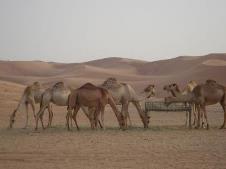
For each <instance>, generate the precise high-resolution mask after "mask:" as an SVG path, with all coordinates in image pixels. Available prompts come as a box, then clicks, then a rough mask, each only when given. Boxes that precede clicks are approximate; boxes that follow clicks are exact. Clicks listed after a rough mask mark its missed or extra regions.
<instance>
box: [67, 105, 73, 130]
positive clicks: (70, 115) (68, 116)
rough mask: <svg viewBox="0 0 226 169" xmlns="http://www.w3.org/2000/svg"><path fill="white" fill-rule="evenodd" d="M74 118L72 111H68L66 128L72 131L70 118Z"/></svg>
mask: <svg viewBox="0 0 226 169" xmlns="http://www.w3.org/2000/svg"><path fill="white" fill-rule="evenodd" d="M71 117H72V109H68V112H67V115H66V127H67V130H68V131H70V130H71V129H70V125H69V118H71Z"/></svg>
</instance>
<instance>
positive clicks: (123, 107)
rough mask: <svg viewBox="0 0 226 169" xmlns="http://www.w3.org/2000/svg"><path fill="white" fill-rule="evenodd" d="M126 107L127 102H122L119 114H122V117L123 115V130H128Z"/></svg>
mask: <svg viewBox="0 0 226 169" xmlns="http://www.w3.org/2000/svg"><path fill="white" fill-rule="evenodd" d="M127 107H128V103H127V102H124V103H123V104H122V110H121V112H122V115H123V117H124V120H125V128H128V125H127V111H126V110H127Z"/></svg>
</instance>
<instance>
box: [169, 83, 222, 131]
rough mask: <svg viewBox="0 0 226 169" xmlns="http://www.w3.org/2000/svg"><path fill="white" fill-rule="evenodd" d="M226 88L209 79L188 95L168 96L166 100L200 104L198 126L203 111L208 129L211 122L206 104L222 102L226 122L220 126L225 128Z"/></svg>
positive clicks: (198, 125)
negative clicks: (209, 121)
mask: <svg viewBox="0 0 226 169" xmlns="http://www.w3.org/2000/svg"><path fill="white" fill-rule="evenodd" d="M225 94H226V90H225V87H224V86H222V85H220V84H218V83H216V82H214V81H213V80H207V81H206V83H205V84H200V85H198V86H196V87H195V88H194V90H193V91H192V92H191V93H188V94H186V95H180V96H178V97H167V98H165V102H166V103H167V104H170V103H172V102H189V103H194V104H196V105H199V106H198V107H197V108H198V122H197V126H196V128H199V127H200V112H201V111H202V112H203V114H204V117H205V120H206V124H207V129H209V123H208V119H207V114H206V106H208V105H213V104H216V103H220V104H221V106H222V108H223V110H224V122H223V124H222V126H221V127H220V128H221V129H222V128H225V124H226V97H225Z"/></svg>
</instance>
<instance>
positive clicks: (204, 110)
mask: <svg viewBox="0 0 226 169" xmlns="http://www.w3.org/2000/svg"><path fill="white" fill-rule="evenodd" d="M203 113H204V118H205V120H206V129H207V130H209V122H208V118H207V113H206V107H205V106H204V107H203ZM203 123H204V122H203Z"/></svg>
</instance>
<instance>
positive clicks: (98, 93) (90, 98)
mask: <svg viewBox="0 0 226 169" xmlns="http://www.w3.org/2000/svg"><path fill="white" fill-rule="evenodd" d="M107 104H109V105H110V106H111V108H112V110H113V111H114V113H115V115H116V117H117V119H118V122H119V126H120V127H121V128H124V125H125V123H124V119H123V116H122V114H121V113H120V112H119V111H118V109H117V107H116V104H115V102H114V100H113V98H112V96H111V94H110V93H109V92H108V91H107V90H106V89H104V88H101V87H97V86H94V85H93V84H91V83H86V84H85V85H83V86H81V87H80V88H78V89H76V90H73V91H72V93H71V94H70V96H69V100H68V113H67V116H66V121H67V127H68V130H69V129H70V127H69V117H71V116H72V110H74V112H73V116H72V118H73V119H74V121H75V124H76V126H77V129H78V130H79V127H78V124H77V120H76V115H77V112H78V111H79V109H80V107H81V106H85V107H88V108H91V109H92V108H95V112H94V113H93V114H91V115H90V117H91V127H92V128H94V127H95V123H97V122H96V121H97V116H98V114H99V112H101V113H102V114H103V113H104V109H105V106H106V105H107ZM102 125H103V127H104V121H103V119H102Z"/></svg>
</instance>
